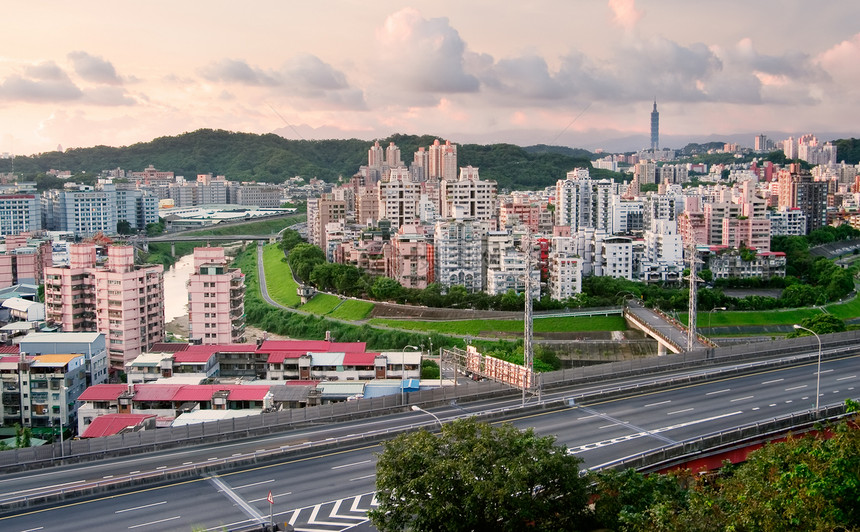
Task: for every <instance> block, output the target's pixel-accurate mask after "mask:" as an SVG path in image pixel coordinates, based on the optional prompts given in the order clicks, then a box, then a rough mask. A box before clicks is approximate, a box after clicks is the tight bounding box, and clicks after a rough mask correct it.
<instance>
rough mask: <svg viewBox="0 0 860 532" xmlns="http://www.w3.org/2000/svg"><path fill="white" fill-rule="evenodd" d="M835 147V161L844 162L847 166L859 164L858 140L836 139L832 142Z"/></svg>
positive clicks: (859, 141)
mask: <svg viewBox="0 0 860 532" xmlns="http://www.w3.org/2000/svg"><path fill="white" fill-rule="evenodd" d="M833 144H835V145H836V160H837V161H845V162H846V163H847V164H857V163H860V139H855V138H853V137H852V138H850V139H838V140H834V141H833Z"/></svg>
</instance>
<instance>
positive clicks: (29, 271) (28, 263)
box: [0, 233, 52, 288]
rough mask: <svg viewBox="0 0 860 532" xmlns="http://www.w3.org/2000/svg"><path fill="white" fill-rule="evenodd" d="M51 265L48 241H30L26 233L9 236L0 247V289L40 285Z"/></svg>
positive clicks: (49, 243) (50, 250)
mask: <svg viewBox="0 0 860 532" xmlns="http://www.w3.org/2000/svg"><path fill="white" fill-rule="evenodd" d="M51 264H52V248H51V241H50V240H41V239H30V238H29V237H28V236H27V234H26V233H24V234H18V235H9V236H7V237H6V239H5V241H4V242H3V244H2V245H0V288H6V287H9V286H14V285H16V284H33V285H39V284H42V282H43V280H44V271H45V268H46V267H49V266H51Z"/></svg>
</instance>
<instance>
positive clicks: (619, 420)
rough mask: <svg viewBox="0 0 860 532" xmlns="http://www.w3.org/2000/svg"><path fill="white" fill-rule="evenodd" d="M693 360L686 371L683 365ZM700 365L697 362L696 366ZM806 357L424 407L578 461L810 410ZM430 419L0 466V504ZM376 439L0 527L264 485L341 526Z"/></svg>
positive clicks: (188, 519) (246, 497)
mask: <svg viewBox="0 0 860 532" xmlns="http://www.w3.org/2000/svg"><path fill="white" fill-rule="evenodd" d="M821 369H822V371H821V375H820V377H821V397H820V401H821V404H822V405H827V404H836V403H841V402H843V401H844V400H845V399H846V398H855V399H856V398H858V397H860V356H858V355H850V356H846V357H845V358H840V359H832V360H826V361H824V362H823V363H822V368H821ZM696 371H697V370H691V371H688V372H687V373H688V374H693V373H695V372H696ZM699 371H700V370H699ZM614 385H616V384H609V385H607V384H600V385H592V386H589V387H577V389H562V390H559V391H553V392H552V393H547V394H545V397H544V400H545V401H550V402H552V401H558V400H563V399H566V398H570V397H574V396H577V395H579V394H581V393H582V392H583V391H589V390H590V391H595V390H597V389H599V388H600V387H607V386H614ZM815 385H816V364H815V362H814V361H813V362H809V363H806V364H803V365H800V366H794V367H782V368H779V369H769V370H762V371H758V372H754V373H750V374H746V375H740V376H734V377H727V378H723V379H715V380H710V381H706V382H700V383H695V384H687V385H680V386H673V387H670V388H667V389H663V390H653V391H649V392H644V393H638V394H633V395H631V396H629V397H626V398H619V399H608V400H606V401H600V402H592V403H587V404H578V401H574V402H573V403H572V404H571V403H570V402H569V401H565V402H563V403H558V406H557V407H555V408H551V409H546V410H543V411H528V412H527V411H521V413H520V414H518V412H520V411H518V410H517V407H516V405H517V403H518V402H519V398H513V397H512V398H509V399H499V400H492V401H482V402H478V403H471V404H462V405H449V406H444V407H439V408H433V409H431V410H430V411H431V412H433V413H434V414H435V415H437V416H438V417H439V418H440V419H442V421H443V422H447V421H450V420H452V419H455V418H458V417H462V416H464V415H468V414H477V413H481V412H485V411H487V410H492V409H499V408H503V409H508V410H509V411H510V413H511V415H512V417H511V419H510V420H511V422H512V423H513V424H514V425H515V426H517V427H520V428H528V427H531V428H534V429H535V430H536V431H537V432H538V433H540V434H552V435H555V436H556V437H557V438H558V441H559V443H564V444H566V445H567V446H568V447H569V448H570V450H571V452H572V453H574V454H576V455H577V456H579V457H580V458H582V459H583V460H584V466H585V467H589V468H599V467H601V466H602V465H603V464H606V463H609V462H612V461H614V460H617V459H620V458H623V457H625V456H631V455H635V454H637V453H640V452H643V451H648V450H653V449H659V448H662V447H663V446H666V445H671V444H673V443H674V442H680V441H684V440H688V439H692V438H696V437H699V436H701V435H703V434H707V433H710V432H714V431H719V430H726V429H729V428H731V427H735V426H738V425H743V424H747V423H757V422H763V421H766V420H768V419H771V418H774V417H778V416H783V415H787V414H791V413H795V412H802V411H806V410H809V409H810V408H811V407H812V406H813V405H814V403H815ZM435 423H436V422H435V420H434V419H432V418H430V416H427V415H425V414H423V413H420V412H405V413H401V414H395V415H390V416H385V417H381V418H376V419H373V420H363V421H360V422H354V423H342V424H338V425H333V426H330V427H319V428H316V429H306V430H303V431H294V432H291V433H288V434H283V435H277V436H272V437H267V438H261V439H257V440H255V441H245V442H235V443H230V444H222V445H209V446H203V447H198V448H188V449H183V450H175V451H170V452H163V453H155V454H151V455H144V456H139V457H132V458H126V459H123V460H106V461H105V462H99V463H90V464H80V465H77V466H74V465H72V466H66V467H63V468H58V469H55V470H50V471H35V472H30V473H20V474H12V475H2V476H0V505H2V504H5V503H8V502H9V501H11V500H15V499H18V498H20V497H21V496H23V495H32V494H36V493H39V492H40V491H44V490H47V489H55V488H56V487H63V486H68V487H74V486H75V485H79V484H83V483H87V482H91V481H93V480H102V481H105V482H107V481H109V480H110V479H111V478H113V477H116V476H119V475H128V474H135V473H140V472H146V471H150V472H152V471H158V470H164V469H168V468H171V467H175V466H177V465H179V466H181V465H189V464H194V463H206V462H211V461H214V460H219V459H223V458H227V457H230V456H233V455H236V454H241V453H247V452H254V451H260V450H261V449H272V448H277V447H279V446H283V445H291V444H294V443H296V442H297V441H300V440H304V441H309V440H316V441H321V440H326V439H328V438H335V439H337V438H343V439H348V437H349V436H350V434H353V435H355V434H361V433H369V432H372V431H385V430H390V431H396V430H399V429H403V428H415V427H419V426H424V427H426V428H428V429H431V430H432V429H434V427H435ZM378 452H380V447H379V445H378V444H366V445H358V446H352V447H349V446H346V445H344V446H343V447H341V448H339V449H336V450H331V451H324V452H319V453H316V454H308V455H307V456H302V457H298V458H295V457H294V458H287V459H283V460H280V461H274V462H272V463H267V464H258V465H254V466H249V467H243V468H240V469H238V470H236V471H234V472H230V473H226V474H221V475H220V476H218V477H217V479H210V478H207V477H203V478H191V479H187V480H183V481H178V482H171V483H167V484H165V485H162V486H158V487H150V488H145V489H140V490H137V491H132V492H130V493H122V494H107V495H103V496H98V495H97V496H96V498H94V499H92V500H89V501H84V502H76V503H60V504H57V505H56V506H54V507H52V508H46V509H37V510H30V511H24V512H23V513H20V514H18V515H7V516H4V517H0V528H2V529H3V530H17V531H24V530H33V531H35V530H45V531H50V530H68V527H69V524H70V523H74V528H75V529H81V530H112V531H115V530H145V531H152V530H190V529H191V528H192V527H203V528H202V529H208V530H220V529H221V527H225V528H226V529H227V530H233V529H236V528H238V527H240V526H243V525H250V524H253V523H255V522H259V519H260V517H261V516H262V517H263V518H267V517H268V515H269V509H270V508H269V503H268V502H267V501H266V499H265V498H266V496H267V494H268V493H269V491H271V492H272V495H273V497H274V500H275V505H274V513H275V516H276V520H277V521H279V522H292V523H293V524H294V525H295V526H296V527H297V528H298V529H300V530H328V531H334V530H346V529H347V528H349V527H350V526H354V525H356V524H359V523H361V522H363V521H365V520H366V519H365V518H364V517H363V514H364V512H366V511H367V509H369V508H370V507H371V506H372V505H373V497H372V492H373V490H374V482H375V463H376V454H377V453H378Z"/></svg>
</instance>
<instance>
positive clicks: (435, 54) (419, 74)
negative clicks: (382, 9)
mask: <svg viewBox="0 0 860 532" xmlns="http://www.w3.org/2000/svg"><path fill="white" fill-rule="evenodd" d="M376 40H377V44H378V46H379V48H380V53H379V60H378V62H377V67H378V70H379V73H380V74H381V75H384V76H385V82H386V83H390V84H394V85H397V86H401V87H404V88H407V89H409V90H411V91H415V92H417V93H422V92H424V93H441V94H453V93H462V92H475V91H477V90H478V89H479V83H478V79H477V78H476V77H475V76H474V75H472V74H469V73H468V72H466V71H465V69H464V63H465V55H466V44H465V42H463V40H462V39H461V38H460V34H459V33H458V32H457V30H455V29H454V28H452V27H451V25H450V24H449V23H448V19H447V18H433V19H425V18H424V17H423V16H422V15H421V13H420V12H418V10H416V9H413V8H406V9H402V10H400V11H398V12H396V13H394V14H392V15H389V16H388V17H387V18H386V19H385V23H384V24H383V26H382V27H381V28H379V29H378V30H377V32H376ZM393 65H397V67H396V68H394V67H393Z"/></svg>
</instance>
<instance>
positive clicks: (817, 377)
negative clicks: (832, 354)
mask: <svg viewBox="0 0 860 532" xmlns="http://www.w3.org/2000/svg"><path fill="white" fill-rule="evenodd" d="M793 327H794V328H795V329H801V330H804V331H807V332H811V333H812V334H814V335H815V339H816V340H818V371H816V372H815V416H816V417H818V395H819V391H820V390H821V337H820V336H818V333H816V332H815V331H813V330H812V329H807V328H806V327H803V326H801V325H798V324H796V323H795V324H794V325H793Z"/></svg>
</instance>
